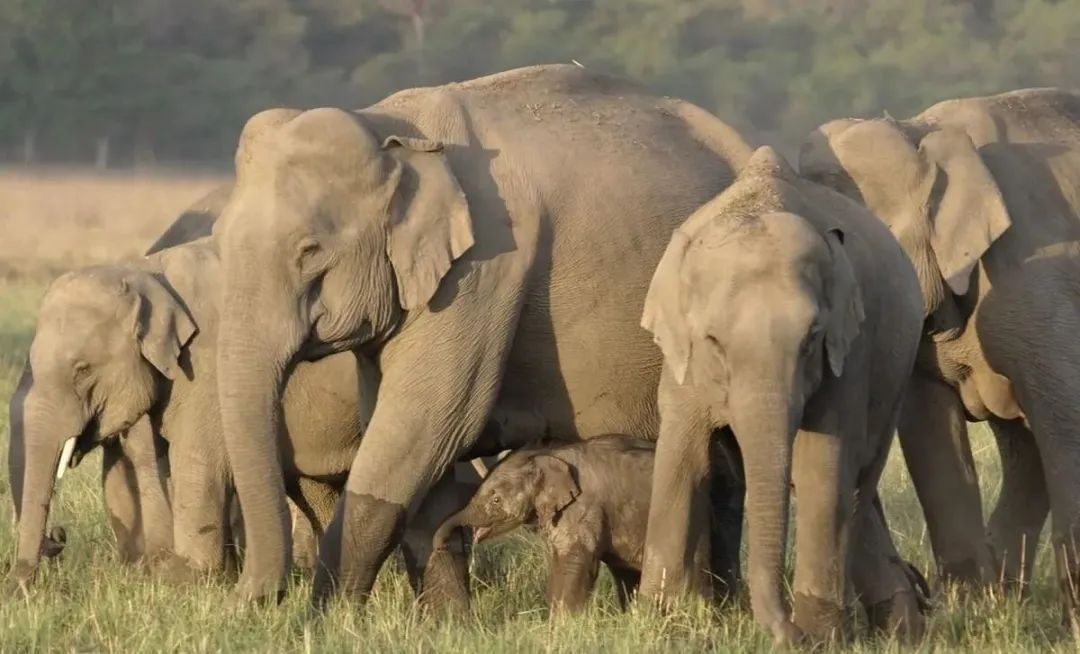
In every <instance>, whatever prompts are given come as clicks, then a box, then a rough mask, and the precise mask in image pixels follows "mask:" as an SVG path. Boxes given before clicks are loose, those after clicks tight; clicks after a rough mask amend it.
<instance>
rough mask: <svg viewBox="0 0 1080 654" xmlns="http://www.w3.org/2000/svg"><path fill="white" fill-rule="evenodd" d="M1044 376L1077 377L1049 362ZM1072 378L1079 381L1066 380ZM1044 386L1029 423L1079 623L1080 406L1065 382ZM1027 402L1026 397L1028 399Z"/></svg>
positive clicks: (1071, 609) (1063, 578) (1061, 572)
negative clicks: (1079, 442) (1077, 431)
mask: <svg viewBox="0 0 1080 654" xmlns="http://www.w3.org/2000/svg"><path fill="white" fill-rule="evenodd" d="M1044 363H1045V365H1044V366H1040V367H1039V373H1040V374H1042V375H1045V378H1046V379H1054V380H1060V379H1070V378H1075V373H1074V372H1071V371H1062V370H1060V369H1055V368H1057V367H1058V366H1057V365H1055V364H1053V363H1050V362H1044ZM1063 374H1071V375H1073V377H1064V376H1062V375H1063ZM1048 386H1049V385H1047V384H1045V383H1044V384H1043V385H1042V386H1041V387H1040V388H1041V390H1042V393H1041V394H1040V395H1039V396H1038V397H1037V399H1035V401H1034V402H1026V403H1024V407H1025V410H1026V411H1027V409H1028V407H1029V406H1030V407H1031V410H1029V411H1027V417H1028V421H1029V423H1030V424H1031V428H1032V431H1033V432H1034V434H1035V440H1036V445H1037V447H1038V450H1039V453H1040V457H1041V459H1042V467H1043V471H1044V472H1045V473H1046V485H1047V490H1048V493H1049V497H1050V513H1051V515H1052V516H1053V531H1052V534H1053V536H1052V540H1051V542H1052V543H1053V547H1054V557H1055V559H1056V562H1057V578H1058V584H1059V586H1060V588H1061V594H1062V600H1063V614H1064V618H1065V621H1066V623H1072V622H1074V621H1076V620H1077V618H1078V617H1080V616H1078V613H1077V612H1078V610H1080V556H1078V551H1077V549H1078V548H1080V477H1078V476H1077V471H1078V470H1080V448H1078V447H1077V441H1076V434H1075V429H1076V427H1077V425H1080V408H1078V407H1077V406H1076V404H1075V401H1074V400H1073V398H1072V397H1071V393H1072V388H1070V387H1068V386H1067V385H1066V384H1059V385H1058V386H1057V387H1055V388H1048ZM1025 399H1026V398H1025Z"/></svg>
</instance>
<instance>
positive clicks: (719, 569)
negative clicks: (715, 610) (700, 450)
mask: <svg viewBox="0 0 1080 654" xmlns="http://www.w3.org/2000/svg"><path fill="white" fill-rule="evenodd" d="M710 449H711V455H710V458H711V459H712V470H711V473H710V475H709V479H710V483H709V501H710V503H711V505H712V516H711V517H712V519H711V521H710V526H711V530H710V535H709V544H710V561H709V571H710V572H711V573H712V581H713V584H712V590H713V599H714V600H716V601H717V602H720V603H723V602H726V601H728V600H730V599H733V598H734V597H735V596H736V594H737V593H738V588H739V580H740V574H739V564H740V556H739V554H740V546H741V544H742V527H743V513H744V502H745V499H746V481H745V479H744V478H743V470H742V467H743V466H742V455H741V453H740V451H739V445H738V443H737V442H736V441H735V435H734V434H732V433H731V430H729V429H724V430H722V431H721V434H720V436H719V438H715V439H713V440H712V442H711V444H710Z"/></svg>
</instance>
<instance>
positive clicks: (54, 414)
mask: <svg viewBox="0 0 1080 654" xmlns="http://www.w3.org/2000/svg"><path fill="white" fill-rule="evenodd" d="M195 332H196V326H195V323H194V321H193V320H192V318H191V316H190V315H189V314H188V312H187V309H186V308H185V307H184V306H183V305H182V304H181V303H180V302H179V301H178V300H177V299H176V298H175V297H174V296H173V295H172V293H171V292H170V291H169V290H168V289H167V288H166V286H165V285H164V284H163V282H161V281H160V280H159V279H158V277H156V276H155V275H153V274H151V273H150V272H146V271H141V270H137V269H133V268H121V267H115V266H113V267H104V266H103V267H96V268H88V269H85V270H83V271H80V272H74V273H68V274H66V275H64V276H62V277H60V278H59V279H57V280H56V281H55V282H54V283H53V284H52V285H51V286H50V288H49V290H48V292H47V293H46V295H45V297H44V299H43V300H42V304H41V309H40V312H39V314H38V321H37V331H36V333H35V336H34V341H33V343H32V344H31V346H30V357H29V359H30V360H29V366H28V367H27V369H26V371H25V372H24V375H23V378H22V380H21V383H20V386H19V389H18V390H17V392H16V394H15V396H14V397H13V399H12V413H11V416H12V429H11V438H12V441H11V453H12V456H11V459H10V460H11V463H10V473H11V480H12V491H13V496H14V500H15V504H16V507H17V514H18V517H19V539H18V560H17V563H16V568H15V571H14V576H15V580H16V581H18V582H19V584H21V585H23V586H25V585H26V584H28V583H30V582H31V581H32V579H33V575H34V572H35V570H36V568H37V565H38V563H39V560H40V552H41V549H42V542H43V537H44V530H45V525H46V522H47V520H48V514H49V505H50V502H51V500H52V494H53V487H54V482H55V481H56V480H59V479H60V477H61V476H62V475H63V473H64V471H65V470H66V469H67V468H68V467H69V466H72V465H75V464H76V463H77V462H78V461H79V459H80V458H81V457H82V456H83V455H84V454H85V453H86V452H88V451H89V450H91V449H93V448H94V447H96V446H97V445H99V444H102V443H105V442H109V443H112V442H113V441H114V440H115V439H117V438H120V437H123V436H125V435H126V433H127V431H128V429H129V428H130V427H132V425H134V424H135V423H136V422H137V421H138V420H140V418H142V417H143V416H145V415H146V414H147V413H148V412H149V411H150V410H151V408H152V406H153V405H154V404H155V402H156V401H157V397H158V395H159V393H160V392H161V384H162V383H163V382H165V381H167V380H169V379H173V378H175V377H176V376H177V375H181V374H184V372H183V371H182V370H181V364H180V359H181V353H182V351H183V348H184V346H185V345H186V344H187V343H188V342H189V341H190V340H191V339H192V337H193V336H194V335H195ZM46 549H48V548H46Z"/></svg>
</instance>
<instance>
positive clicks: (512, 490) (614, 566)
mask: <svg viewBox="0 0 1080 654" xmlns="http://www.w3.org/2000/svg"><path fill="white" fill-rule="evenodd" d="M653 453H654V452H653V445H652V444H651V443H648V442H645V441H642V440H640V439H636V438H633V437H630V436H622V435H615V434H612V435H606V436H600V437H596V438H591V439H589V440H586V441H583V442H580V443H572V444H565V443H564V444H561V445H555V446H540V447H526V448H523V449H521V450H518V451H516V452H514V453H513V454H511V455H510V456H508V457H507V458H506V459H504V460H503V461H501V462H500V463H499V464H498V465H497V466H495V468H493V469H492V471H491V472H490V474H489V475H488V476H487V477H486V478H485V479H484V482H483V483H482V484H481V485H480V488H479V489H477V491H476V494H475V495H474V496H473V498H472V500H471V501H470V502H469V504H468V505H466V507H465V508H464V509H462V510H461V511H460V512H458V513H456V514H454V515H453V516H451V517H450V518H449V519H448V520H447V521H446V522H445V523H444V524H443V525H442V526H441V527H440V528H439V530H438V531H437V532H436V533H435V547H436V549H437V548H439V547H441V546H442V544H443V542H444V540H445V539H446V538H448V537H449V535H450V534H451V533H452V532H453V530H454V529H456V528H458V527H461V526H466V527H470V528H472V530H473V542H474V543H478V542H480V541H482V540H485V539H488V538H494V537H496V536H500V535H502V534H505V533H508V532H510V531H513V530H514V529H517V528H518V527H520V526H522V525H525V524H531V525H536V526H538V527H539V529H540V532H541V533H542V534H543V536H544V539H545V540H546V541H547V544H548V550H549V554H550V559H551V572H550V575H549V578H548V603H549V606H550V607H551V610H552V611H553V612H555V611H561V610H567V611H577V610H580V609H581V608H583V607H584V606H585V604H586V602H587V601H588V599H589V594H590V593H591V592H592V589H593V586H594V584H595V583H596V574H597V572H598V569H599V565H600V563H601V562H603V563H604V564H605V565H607V567H608V569H609V570H610V571H611V574H612V576H613V577H614V578H615V589H616V592H617V593H618V598H619V605H620V606H622V607H623V608H625V607H626V604H627V601H628V600H629V598H630V596H631V594H632V593H633V592H634V591H635V590H636V589H637V585H638V581H639V579H640V576H641V555H642V551H643V549H644V547H645V527H646V524H647V522H648V519H649V489H650V488H651V487H652V468H653Z"/></svg>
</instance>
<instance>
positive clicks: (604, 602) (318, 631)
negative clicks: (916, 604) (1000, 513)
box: [0, 282, 1075, 652]
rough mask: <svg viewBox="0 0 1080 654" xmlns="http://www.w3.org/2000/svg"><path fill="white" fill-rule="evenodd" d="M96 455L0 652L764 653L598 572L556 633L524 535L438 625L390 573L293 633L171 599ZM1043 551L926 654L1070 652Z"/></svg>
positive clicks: (210, 592)
mask: <svg viewBox="0 0 1080 654" xmlns="http://www.w3.org/2000/svg"><path fill="white" fill-rule="evenodd" d="M43 289H44V286H43V284H41V283H36V282H35V283H30V282H27V283H17V282H3V283H0V425H2V427H0V464H2V466H0V478H3V482H2V483H0V523H2V524H4V525H8V526H11V525H13V518H12V505H11V498H10V495H9V493H10V491H9V489H8V485H7V483H6V475H7V462H6V457H7V424H8V422H7V410H8V407H7V402H8V398H9V397H10V394H11V392H12V390H13V387H14V385H15V382H16V379H17V376H18V372H19V368H20V367H21V365H22V361H23V359H24V357H25V352H26V348H27V347H28V345H29V342H30V339H31V336H32V329H33V317H34V311H35V309H36V305H37V301H38V299H39V298H40V296H41V293H42V292H43ZM973 443H974V446H975V448H976V450H977V452H976V458H977V460H978V462H979V466H980V474H981V477H982V480H983V484H984V489H985V496H986V498H987V501H988V502H990V501H992V500H993V498H994V497H995V496H996V495H997V492H998V484H999V477H998V474H997V470H996V452H995V451H994V448H993V445H992V440H991V438H990V437H989V436H988V435H987V434H986V433H984V431H983V430H981V429H976V430H975V434H974V437H973ZM99 469H100V467H99V455H97V454H95V455H93V456H90V457H88V458H87V459H86V460H84V461H83V463H82V464H81V465H80V466H79V468H77V469H76V470H74V471H73V472H72V473H70V474H69V475H66V476H65V478H64V480H63V484H62V487H61V488H60V489H59V490H58V495H57V502H56V503H55V508H54V511H53V523H54V524H62V525H64V526H65V527H67V530H68V538H69V545H68V548H67V550H66V551H65V552H64V554H63V556H62V560H60V561H58V562H50V563H48V564H46V565H45V566H44V567H43V570H42V571H41V574H40V575H39V583H38V584H37V586H36V587H35V589H34V592H33V593H32V595H31V596H30V597H29V598H26V599H18V600H16V599H8V598H5V599H0V652H26V651H37V650H48V651H64V652H91V651H93V652H97V651H108V652H113V651H123V652H161V651H180V652H204V651H257V652H268V651H303V652H308V651H319V652H336V651H356V650H361V649H362V650H364V651H375V652H384V651H391V652H426V651H439V652H443V651H454V652H458V651H483V652H519V651H544V652H548V651H550V652H583V651H585V652H588V651H605V652H640V651H645V652H651V651H687V650H689V651H698V650H712V651H724V652H737V651H760V650H762V649H767V648H768V646H769V641H768V639H767V638H765V637H764V636H763V634H762V633H761V632H760V631H759V630H758V629H757V628H756V627H755V626H754V624H753V621H752V619H751V618H750V616H749V614H748V612H747V611H746V610H742V609H735V610H731V611H727V612H725V613H723V614H716V613H714V612H712V611H711V610H709V609H708V608H706V607H704V606H702V605H700V604H693V603H691V604H689V605H688V606H685V607H682V608H681V609H679V610H676V611H673V612H671V613H669V614H667V615H664V616H658V615H656V614H653V613H651V612H649V611H647V610H638V609H635V610H632V611H631V612H630V613H628V614H622V613H620V612H619V611H618V610H617V609H616V608H615V601H614V592H613V590H612V587H611V582H610V579H609V578H608V577H607V576H606V572H605V573H603V576H602V578H601V585H600V588H599V590H598V592H597V594H596V598H595V601H594V604H593V607H592V608H591V609H590V610H589V611H588V612H587V613H586V614H585V615H582V616H580V617H575V618H570V619H565V620H562V621H560V622H558V623H557V624H555V623H551V622H549V621H548V619H547V612H546V609H545V608H544V607H545V603H544V590H543V588H544V577H545V571H546V565H545V563H544V554H543V550H542V549H541V547H540V545H539V544H538V543H537V541H535V540H534V539H532V538H530V537H528V536H525V535H516V536H512V537H510V538H507V539H504V540H503V541H501V542H496V543H492V544H490V545H485V546H483V547H481V548H479V549H478V550H477V551H476V553H475V555H474V560H473V572H474V575H475V577H474V582H473V589H474V607H473V615H472V616H470V617H469V618H467V619H464V620H460V621H455V622H452V623H435V622H433V621H429V620H425V619H422V618H421V617H419V616H417V615H416V613H415V611H414V608H413V603H412V597H411V591H410V590H409V587H408V584H407V583H406V580H405V575H404V572H403V571H402V567H401V565H400V564H399V562H398V561H397V559H396V558H395V559H391V561H390V562H389V563H388V565H387V566H386V568H385V570H384V572H383V574H382V575H381V577H380V579H379V582H378V585H377V587H376V591H375V594H374V598H373V599H372V601H371V602H370V603H369V604H368V605H367V606H366V607H364V608H361V607H359V606H356V605H350V604H347V603H338V604H336V605H335V606H333V608H332V609H331V610H330V612H329V613H328V614H327V615H326V616H325V617H323V618H322V619H321V620H308V619H307V618H306V608H307V607H306V599H307V596H308V591H309V585H308V584H307V583H306V582H298V584H297V586H296V587H295V588H294V589H293V590H292V592H291V593H290V595H289V597H288V598H287V600H286V601H285V603H284V604H283V605H281V606H278V607H255V608H243V609H238V610H235V611H233V610H230V609H229V608H228V607H229V603H228V590H229V589H228V585H227V584H225V583H223V582H213V583H211V582H207V583H205V584H203V585H198V586H188V587H174V586H169V585H164V584H162V583H160V582H156V581H154V580H152V579H150V578H149V577H147V576H146V575H144V574H143V573H141V572H139V571H137V570H135V569H131V568H127V567H124V566H122V565H120V564H118V563H117V558H116V552H115V548H114V545H113V542H112V538H111V533H110V532H109V530H108V528H107V526H106V524H105V519H104V511H103V509H102V506H101V500H100V495H99V493H100V488H99V481H98V479H99ZM882 495H883V497H884V499H885V503H886V509H887V511H888V514H889V519H890V522H891V527H892V528H893V529H894V532H895V534H894V535H895V538H896V541H897V544H898V546H899V547H900V549H901V553H902V554H903V555H904V556H905V557H906V558H908V559H910V560H912V561H913V562H915V563H916V564H917V565H919V566H920V567H921V568H922V569H923V570H925V571H928V572H930V571H932V566H931V564H930V560H929V547H928V544H927V538H926V531H925V526H924V523H923V520H922V516H921V512H920V510H919V507H918V503H917V501H916V499H915V495H914V492H913V490H912V488H911V485H910V483H909V480H908V477H907V473H906V470H905V469H904V467H903V461H902V459H901V458H900V455H899V452H898V448H894V452H893V457H892V460H891V461H890V463H889V467H888V469H887V471H886V474H885V478H884V481H883V486H882ZM14 545H15V538H14V530H13V528H4V529H0V572H4V573H6V570H7V569H8V567H9V566H10V565H11V562H12V560H13V558H14ZM1050 564H1051V561H1050V557H1049V556H1048V552H1047V550H1046V547H1045V546H1044V547H1043V550H1042V551H1041V552H1040V555H1039V572H1038V576H1037V579H1036V583H1035V591H1034V593H1033V596H1032V598H1031V599H1030V600H1029V601H1027V602H1024V603H1019V602H1016V601H1013V600H1002V599H994V598H989V597H987V598H977V599H974V600H967V601H962V600H960V599H959V598H957V597H945V598H938V600H937V607H936V609H935V611H934V613H933V614H932V615H931V617H930V629H929V636H928V638H927V640H926V642H925V643H924V644H923V645H922V647H921V649H923V650H926V651H976V652H1018V651H1047V650H1053V651H1071V650H1073V649H1075V647H1074V645H1073V642H1072V641H1071V640H1070V639H1069V638H1068V637H1067V634H1066V632H1065V630H1064V629H1062V628H1061V626H1060V622H1059V615H1060V614H1059V609H1058V604H1057V595H1056V592H1055V591H1054V587H1053V583H1052V581H1051V579H1050V572H1051V565H1050ZM847 649H848V650H850V651H853V652H859V651H880V650H882V649H890V650H896V649H898V646H897V645H896V643H891V642H884V641H874V640H867V639H862V640H860V641H858V642H856V643H855V644H854V645H852V646H850V647H848V648H847Z"/></svg>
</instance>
